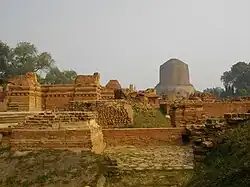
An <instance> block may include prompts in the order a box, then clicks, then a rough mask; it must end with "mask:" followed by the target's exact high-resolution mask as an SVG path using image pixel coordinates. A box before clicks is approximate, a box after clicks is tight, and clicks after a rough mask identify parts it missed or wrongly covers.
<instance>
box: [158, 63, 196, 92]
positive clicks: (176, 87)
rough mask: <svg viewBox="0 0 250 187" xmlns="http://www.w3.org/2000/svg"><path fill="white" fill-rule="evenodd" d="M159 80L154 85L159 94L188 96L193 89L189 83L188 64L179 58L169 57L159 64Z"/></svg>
mask: <svg viewBox="0 0 250 187" xmlns="http://www.w3.org/2000/svg"><path fill="white" fill-rule="evenodd" d="M159 78H160V82H159V83H158V84H157V85H156V91H157V94H159V95H169V97H171V96H172V97H175V96H176V95H177V96H183V97H188V96H189V95H190V94H191V93H194V91H195V89H194V87H193V85H192V84H191V83H190V78H189V69H188V65H187V64H186V63H184V62H182V61H181V60H179V59H170V60H168V61H167V62H165V63H164V64H162V65H161V66H160V76H159Z"/></svg>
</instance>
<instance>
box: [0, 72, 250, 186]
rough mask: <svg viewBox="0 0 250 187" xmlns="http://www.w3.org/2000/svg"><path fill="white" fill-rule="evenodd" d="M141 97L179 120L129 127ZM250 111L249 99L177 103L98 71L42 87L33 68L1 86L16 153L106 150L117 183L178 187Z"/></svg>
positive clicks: (0, 106) (6, 129)
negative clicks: (103, 78)
mask: <svg viewBox="0 0 250 187" xmlns="http://www.w3.org/2000/svg"><path fill="white" fill-rule="evenodd" d="M136 102H139V103H140V104H142V105H150V107H151V108H155V109H157V110H158V109H160V110H161V111H162V113H164V115H167V116H168V115H169V116H170V121H171V122H170V123H168V124H164V126H163V127H162V128H125V127H127V125H128V124H133V123H134V116H135V109H134V108H133V103H136ZM249 110H250V99H249V98H241V99H235V100H225V101H217V100H216V98H215V97H214V96H213V95H210V94H197V93H193V94H192V93H190V94H189V95H188V97H185V98H183V97H177V98H176V99H175V100H170V99H169V98H165V97H164V96H159V95H157V94H156V90H155V89H147V90H143V91H136V90H134V89H133V88H132V86H131V89H122V88H121V85H120V84H119V82H118V81H117V80H111V81H110V82H109V83H108V84H107V85H106V86H102V85H100V74H98V73H94V74H93V75H79V76H78V77H77V78H76V79H75V82H74V84H68V85H66V84H65V85H40V84H39V83H38V81H37V80H36V76H35V75H34V74H33V73H27V74H26V75H22V76H17V77H13V78H11V79H10V80H9V81H8V84H7V86H6V88H5V89H3V88H1V89H0V111H1V112H0V141H1V146H2V147H11V149H12V150H14V151H24V150H37V149H63V150H72V151H79V150H80V151H92V152H94V153H96V154H103V155H105V156H107V157H109V159H110V160H111V161H112V162H111V163H112V164H111V165H110V168H111V169H110V173H109V175H108V176H105V177H106V181H109V182H107V183H109V186H121V184H124V186H133V185H134V186H150V185H151V186H154V185H155V184H156V183H157V184H159V185H162V186H173V185H180V175H177V173H180V171H188V170H190V169H193V166H194V164H195V163H197V162H199V161H200V160H202V159H203V158H204V157H205V155H206V153H207V151H208V150H209V149H211V148H212V147H213V146H214V145H215V142H214V137H215V136H216V135H217V132H218V133H220V132H221V131H223V128H228V127H229V126H230V124H231V123H240V122H242V120H243V121H246V120H249V119H250V117H249V114H248V112H249ZM210 127H213V128H210ZM215 128H218V130H217V131H210V130H211V129H215ZM187 131H189V132H188V133H187ZM186 134H188V135H189V137H188V140H189V141H186V142H185V141H184V140H183V137H184V135H186ZM135 172H136V175H134V173H135ZM121 173H122V174H121ZM173 173H174V174H173ZM114 179H115V181H114ZM159 179H160V180H159Z"/></svg>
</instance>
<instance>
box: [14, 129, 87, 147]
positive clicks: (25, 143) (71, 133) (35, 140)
mask: <svg viewBox="0 0 250 187" xmlns="http://www.w3.org/2000/svg"><path fill="white" fill-rule="evenodd" d="M10 146H11V148H12V149H14V150H25V149H43V148H56V149H70V148H81V149H84V150H91V148H92V144H91V135H90V131H89V129H85V130H66V129H58V130H48V129H45V130H39V129H32V130H31V129H14V130H13V131H12V135H11V140H10Z"/></svg>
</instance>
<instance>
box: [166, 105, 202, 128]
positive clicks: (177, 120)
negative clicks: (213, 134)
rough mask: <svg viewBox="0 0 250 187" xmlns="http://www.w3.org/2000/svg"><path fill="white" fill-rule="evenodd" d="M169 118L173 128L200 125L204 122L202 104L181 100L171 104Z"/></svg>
mask: <svg viewBox="0 0 250 187" xmlns="http://www.w3.org/2000/svg"><path fill="white" fill-rule="evenodd" d="M170 116H171V124H172V126H174V127H180V126H181V127H183V126H186V125H188V124H202V123H204V122H205V120H206V113H205V111H204V109H203V102H202V101H199V100H183V101H180V102H178V103H174V104H172V106H171V109H170Z"/></svg>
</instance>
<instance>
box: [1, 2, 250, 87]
mask: <svg viewBox="0 0 250 187" xmlns="http://www.w3.org/2000/svg"><path fill="white" fill-rule="evenodd" d="M249 8H250V0H0V40H2V41H4V42H7V43H9V44H10V45H11V46H15V44H16V43H17V42H19V41H29V42H32V43H34V44H35V45H36V46H37V48H38V50H39V51H47V52H50V53H51V54H52V56H53V58H54V59H55V60H56V63H57V65H58V66H59V67H60V68H61V69H74V70H76V71H77V72H78V73H79V74H93V73H94V72H95V71H98V72H100V73H101V82H102V84H105V83H106V82H107V81H108V80H109V79H118V80H119V81H120V83H121V84H122V86H123V87H127V86H128V85H129V84H130V83H134V84H135V85H136V87H137V88H140V89H143V88H147V87H154V86H155V85H156V84H157V83H158V79H159V75H158V72H159V66H160V65H161V64H162V63H164V62H165V61H167V60H168V59H169V58H179V59H180V60H183V61H184V62H186V63H188V64H189V69H190V75H191V81H192V83H193V84H194V86H195V87H196V88H197V89H204V88H206V87H212V86H220V85H221V83H220V76H221V74H222V73H223V72H224V71H225V70H228V69H229V68H230V66H231V65H232V64H234V63H236V62H237V61H245V62H249V61H250V11H249Z"/></svg>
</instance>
